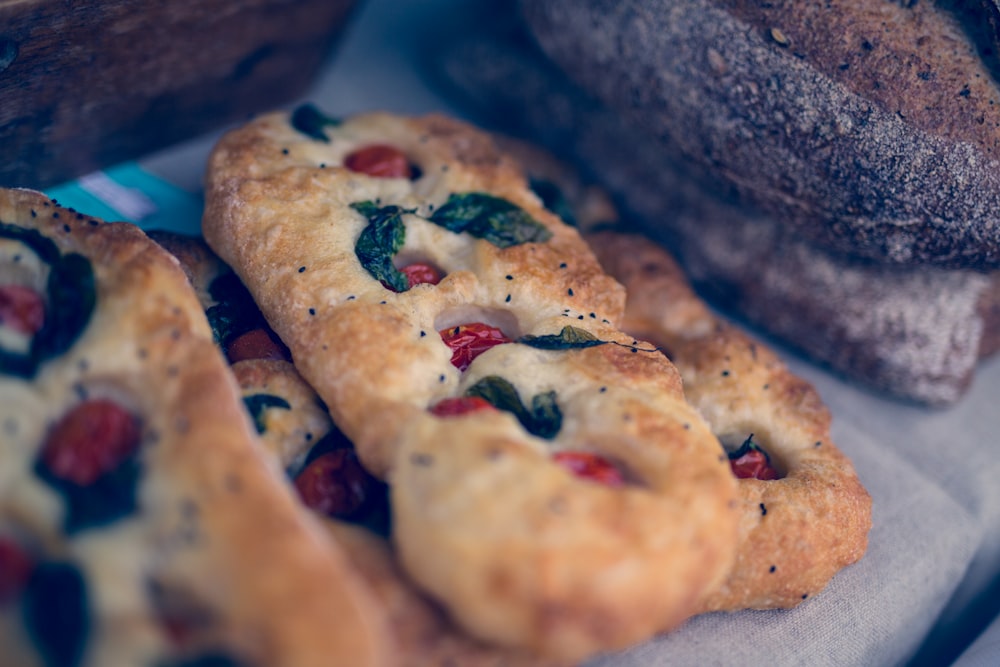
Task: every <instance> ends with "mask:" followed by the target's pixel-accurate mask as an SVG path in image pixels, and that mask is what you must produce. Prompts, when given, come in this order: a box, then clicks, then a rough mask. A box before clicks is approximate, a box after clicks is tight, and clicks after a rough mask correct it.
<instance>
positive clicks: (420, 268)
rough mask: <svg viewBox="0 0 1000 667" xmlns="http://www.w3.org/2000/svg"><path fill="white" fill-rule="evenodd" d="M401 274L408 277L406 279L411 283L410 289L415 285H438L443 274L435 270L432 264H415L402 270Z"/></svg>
mask: <svg viewBox="0 0 1000 667" xmlns="http://www.w3.org/2000/svg"><path fill="white" fill-rule="evenodd" d="M399 271H400V273H402V274H403V275H404V276H406V279H407V280H408V281H409V283H410V287H413V286H414V285H424V284H426V285H437V284H438V283H439V282H441V278H443V276H442V275H441V272H440V271H438V270H437V269H435V268H434V267H433V266H431V265H430V264H423V263H420V262H414V263H413V264H409V265H407V266H404V267H403V268H401V269H400V270H399Z"/></svg>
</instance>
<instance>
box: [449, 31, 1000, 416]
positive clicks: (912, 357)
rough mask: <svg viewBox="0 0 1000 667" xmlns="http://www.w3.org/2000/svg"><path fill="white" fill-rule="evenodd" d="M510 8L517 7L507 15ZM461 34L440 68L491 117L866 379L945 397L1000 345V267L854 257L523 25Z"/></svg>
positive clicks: (699, 278) (753, 305)
mask: <svg viewBox="0 0 1000 667" xmlns="http://www.w3.org/2000/svg"><path fill="white" fill-rule="evenodd" d="M507 18H508V19H510V18H511V17H507ZM510 23H511V22H510V20H507V22H506V23H505V21H504V20H503V18H502V17H497V18H496V19H495V20H492V21H490V22H489V25H490V28H489V29H488V30H489V32H487V33H486V34H477V35H471V36H470V37H469V38H468V39H467V40H465V41H462V42H457V43H453V44H450V45H449V47H448V49H447V50H446V51H444V52H443V53H442V54H441V55H440V58H439V63H438V70H437V71H438V72H439V74H440V75H441V76H442V78H443V79H444V81H445V82H446V84H444V85H447V86H449V87H450V90H451V91H452V92H453V93H454V94H455V95H456V96H457V97H460V98H463V99H464V100H465V102H466V103H467V104H468V105H469V108H471V109H474V110H476V111H478V112H479V114H480V118H479V119H478V120H479V121H480V122H482V123H488V124H492V125H493V126H494V127H500V128H502V129H504V130H506V131H509V132H513V133H516V134H520V135H522V136H530V137H532V138H533V139H535V140H536V141H539V142H540V143H542V144H544V145H546V146H548V147H550V148H552V149H554V150H557V151H561V152H563V154H565V155H568V156H572V157H573V158H574V159H576V160H577V161H578V162H580V163H581V164H582V165H584V167H585V169H586V170H587V171H588V172H589V173H590V174H592V175H593V176H595V177H596V178H597V179H598V180H600V181H603V182H604V183H605V184H606V185H608V186H609V188H610V189H611V190H612V191H613V192H614V193H615V194H616V196H617V197H618V199H619V203H620V205H621V206H622V208H623V209H624V210H626V211H627V212H628V213H629V214H630V217H632V218H633V219H635V220H637V221H639V222H640V223H642V224H643V225H644V226H645V227H646V228H647V229H649V230H651V231H655V232H656V233H657V235H658V236H659V237H660V238H661V239H662V240H667V241H669V245H671V246H672V247H673V249H674V250H675V252H676V253H677V255H678V257H679V258H680V259H681V261H682V263H683V264H684V265H685V268H686V270H687V272H688V274H689V276H690V277H691V279H692V280H693V282H694V283H695V284H696V285H697V286H698V287H699V289H701V290H702V292H703V293H704V292H706V291H707V292H708V293H709V295H710V296H711V297H713V300H714V301H715V302H716V303H717V304H719V305H723V306H725V307H727V308H728V309H729V310H730V311H731V312H736V313H739V314H740V315H742V316H743V317H745V318H747V319H748V320H750V321H752V322H753V323H755V324H757V325H759V326H761V327H762V328H763V329H765V330H767V331H768V332H770V333H771V334H773V335H775V336H777V337H779V338H781V339H783V340H785V341H787V342H789V343H792V344H793V345H795V346H796V347H797V348H799V349H800V350H802V351H805V352H806V353H808V354H809V355H810V356H812V357H813V358H815V359H817V360H820V361H822V362H824V363H826V364H828V365H829V366H831V367H832V368H833V369H835V370H837V371H839V372H840V373H843V374H845V375H847V376H849V377H851V378H853V379H855V380H857V381H859V382H862V383H863V384H866V385H868V386H870V387H874V388H876V389H879V390H881V391H885V392H888V393H890V394H892V395H895V396H897V397H900V398H903V399H907V400H911V401H916V402H920V403H928V404H934V405H945V404H948V403H951V402H954V401H955V400H957V399H958V398H959V397H960V396H961V395H962V392H963V391H964V390H965V388H966V387H967V386H968V384H969V382H970V381H971V378H972V374H973V371H974V368H975V365H976V362H977V360H978V359H979V358H981V357H982V356H985V355H986V354H989V353H992V352H994V351H996V349H997V348H998V347H1000V341H998V340H997V339H998V337H1000V314H998V308H997V300H998V298H1000V273H998V272H993V273H988V274H979V273H976V272H973V271H953V270H944V269H940V268H934V269H932V268H929V267H917V268H907V267H900V266H891V265H879V264H876V263H873V262H870V261H864V260H859V259H850V258H847V257H845V256H843V255H839V254H836V253H832V252H829V251H826V250H823V249H821V248H818V247H816V246H814V245H811V244H809V243H807V242H804V241H803V240H802V239H800V238H799V237H800V236H801V235H800V234H799V233H798V232H797V230H796V229H794V228H790V227H788V226H786V225H782V224H779V223H778V222H776V221H775V220H774V219H773V218H770V217H768V216H764V215H760V214H756V213H753V212H748V211H747V210H746V209H745V208H743V207H741V206H740V205H739V204H738V202H734V201H733V200H732V199H727V198H726V197H725V196H723V195H722V194H720V193H718V192H712V191H708V190H706V189H705V188H704V187H703V186H702V185H701V184H699V183H697V182H695V181H694V179H693V178H692V177H691V176H690V174H689V173H688V171H687V169H686V166H685V165H683V164H680V163H678V162H677V161H675V160H673V159H672V158H671V156H669V155H667V154H665V153H664V151H663V150H662V149H661V148H660V147H659V146H658V145H656V144H655V143H654V142H652V141H650V140H649V138H648V135H646V134H645V133H643V132H641V131H638V130H637V129H636V128H635V127H630V126H629V124H628V123H627V121H624V120H623V119H622V118H621V117H620V116H619V115H618V114H617V113H614V112H612V111H609V110H608V109H607V108H606V107H604V106H603V105H602V104H600V103H599V102H597V101H595V100H594V99H593V98H591V97H590V96H588V95H587V94H586V93H584V92H582V91H581V90H580V89H579V88H577V87H575V86H574V85H573V84H571V83H570V82H569V81H567V80H566V78H565V76H563V75H562V74H561V72H559V71H558V70H557V69H556V68H555V67H554V66H553V65H552V64H551V63H550V62H548V61H546V60H545V59H544V57H543V56H542V55H541V54H540V53H538V51H537V49H535V48H534V47H533V46H532V45H531V43H530V41H529V40H527V39H526V38H525V36H524V34H523V31H521V30H520V29H519V28H517V27H516V26H511V25H510Z"/></svg>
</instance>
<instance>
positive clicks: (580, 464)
mask: <svg viewBox="0 0 1000 667" xmlns="http://www.w3.org/2000/svg"><path fill="white" fill-rule="evenodd" d="M552 458H553V460H555V462H556V463H558V464H559V465H561V466H562V467H564V468H566V469H567V470H569V471H570V472H571V473H573V474H574V475H576V476H577V477H582V478H583V479H589V480H590V481H592V482H599V483H601V484H606V485H608V486H622V485H623V484H624V483H625V477H624V476H623V475H622V473H621V471H620V470H619V469H618V468H617V467H615V465H614V464H613V463H611V462H610V461H608V460H607V459H606V458H604V457H603V456H601V455H600V454H592V453H590V452H571V451H563V452H556V453H555V454H553V455H552Z"/></svg>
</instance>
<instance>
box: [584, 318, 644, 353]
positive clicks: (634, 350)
mask: <svg viewBox="0 0 1000 667" xmlns="http://www.w3.org/2000/svg"><path fill="white" fill-rule="evenodd" d="M576 319H578V320H582V319H583V315H577V317H576ZM632 351H633V352H635V350H632Z"/></svg>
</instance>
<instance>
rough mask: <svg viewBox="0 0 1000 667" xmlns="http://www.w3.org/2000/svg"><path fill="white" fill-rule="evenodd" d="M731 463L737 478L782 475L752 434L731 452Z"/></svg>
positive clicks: (775, 476)
mask: <svg viewBox="0 0 1000 667" xmlns="http://www.w3.org/2000/svg"><path fill="white" fill-rule="evenodd" d="M729 465H730V467H731V468H732V469H733V474H734V475H735V476H736V477H737V479H762V480H774V479H779V478H780V477H781V475H780V474H779V473H778V470H777V469H776V468H775V467H774V466H773V465H772V464H771V459H770V457H769V456H768V455H767V452H765V451H764V450H763V449H761V447H760V445H758V444H757V443H756V442H754V439H753V434H752V433H751V434H750V437H748V438H747V439H746V440H744V441H743V444H742V445H740V447H739V449H737V450H736V451H733V452H730V453H729Z"/></svg>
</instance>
